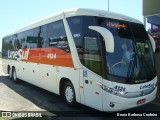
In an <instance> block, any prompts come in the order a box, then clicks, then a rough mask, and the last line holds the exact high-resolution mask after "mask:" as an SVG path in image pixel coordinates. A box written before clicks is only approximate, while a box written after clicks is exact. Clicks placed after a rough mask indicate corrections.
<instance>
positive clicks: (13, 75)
mask: <svg viewBox="0 0 160 120" xmlns="http://www.w3.org/2000/svg"><path fill="white" fill-rule="evenodd" d="M12 80H13V81H14V82H17V81H18V79H17V73H16V69H15V68H13V70H12Z"/></svg>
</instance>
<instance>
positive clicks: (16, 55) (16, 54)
mask: <svg viewBox="0 0 160 120" xmlns="http://www.w3.org/2000/svg"><path fill="white" fill-rule="evenodd" d="M28 54H29V49H19V50H18V51H10V50H8V58H10V59H15V60H18V61H20V60H28Z"/></svg>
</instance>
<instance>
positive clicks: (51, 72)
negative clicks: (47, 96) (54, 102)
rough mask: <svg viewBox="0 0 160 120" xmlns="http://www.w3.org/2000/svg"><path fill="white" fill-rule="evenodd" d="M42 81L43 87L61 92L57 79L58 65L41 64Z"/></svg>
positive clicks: (54, 91)
mask: <svg viewBox="0 0 160 120" xmlns="http://www.w3.org/2000/svg"><path fill="white" fill-rule="evenodd" d="M39 71H40V80H41V81H40V82H41V88H44V89H46V90H48V91H50V92H53V93H56V94H58V93H59V90H58V89H59V87H58V84H57V80H56V66H53V65H46V64H40V65H39Z"/></svg>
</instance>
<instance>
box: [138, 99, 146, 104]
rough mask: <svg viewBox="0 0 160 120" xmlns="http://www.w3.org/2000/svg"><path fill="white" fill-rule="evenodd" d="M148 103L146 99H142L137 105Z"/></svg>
mask: <svg viewBox="0 0 160 120" xmlns="http://www.w3.org/2000/svg"><path fill="white" fill-rule="evenodd" d="M145 101H146V99H142V100H138V101H137V105H141V104H144V103H145Z"/></svg>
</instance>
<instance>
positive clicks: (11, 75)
mask: <svg viewBox="0 0 160 120" xmlns="http://www.w3.org/2000/svg"><path fill="white" fill-rule="evenodd" d="M12 77H13V74H12V69H11V68H9V79H11V80H12Z"/></svg>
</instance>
